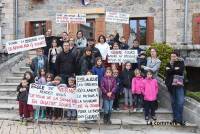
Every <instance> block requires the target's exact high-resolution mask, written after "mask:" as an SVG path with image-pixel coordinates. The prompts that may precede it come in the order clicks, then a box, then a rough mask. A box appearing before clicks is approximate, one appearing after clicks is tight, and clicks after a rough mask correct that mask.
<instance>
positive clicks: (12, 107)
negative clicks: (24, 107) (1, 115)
mask: <svg viewBox="0 0 200 134" xmlns="http://www.w3.org/2000/svg"><path fill="white" fill-rule="evenodd" d="M18 109H19V105H18V104H0V112H6V113H15V114H16V113H17V111H18Z"/></svg>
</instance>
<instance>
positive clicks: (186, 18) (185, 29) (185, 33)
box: [184, 0, 188, 44]
mask: <svg viewBox="0 0 200 134" xmlns="http://www.w3.org/2000/svg"><path fill="white" fill-rule="evenodd" d="M184 4H185V12H184V44H187V25H188V0H185V3H184Z"/></svg>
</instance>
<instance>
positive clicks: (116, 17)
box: [105, 12, 130, 24]
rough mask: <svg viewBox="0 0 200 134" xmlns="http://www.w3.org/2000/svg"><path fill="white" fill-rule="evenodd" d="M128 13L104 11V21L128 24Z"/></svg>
mask: <svg viewBox="0 0 200 134" xmlns="http://www.w3.org/2000/svg"><path fill="white" fill-rule="evenodd" d="M129 16H130V15H129V14H127V13H120V12H106V19H105V20H106V22H114V23H124V24H129Z"/></svg>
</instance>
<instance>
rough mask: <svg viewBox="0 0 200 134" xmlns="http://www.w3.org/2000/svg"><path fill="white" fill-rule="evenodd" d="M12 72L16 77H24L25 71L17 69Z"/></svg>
mask: <svg viewBox="0 0 200 134" xmlns="http://www.w3.org/2000/svg"><path fill="white" fill-rule="evenodd" d="M12 74H13V76H14V77H23V76H24V72H22V71H15V72H12Z"/></svg>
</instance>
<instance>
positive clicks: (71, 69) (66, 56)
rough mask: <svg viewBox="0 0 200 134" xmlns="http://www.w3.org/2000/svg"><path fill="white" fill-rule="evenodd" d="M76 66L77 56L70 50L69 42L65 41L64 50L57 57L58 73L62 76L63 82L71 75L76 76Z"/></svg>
mask: <svg viewBox="0 0 200 134" xmlns="http://www.w3.org/2000/svg"><path fill="white" fill-rule="evenodd" d="M75 67H76V59H75V56H74V55H73V54H72V52H71V51H70V44H69V42H64V43H63V52H61V53H60V54H59V55H58V56H57V58H56V70H57V75H60V76H61V78H62V83H66V82H67V80H68V78H69V77H70V76H74V74H75Z"/></svg>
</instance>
